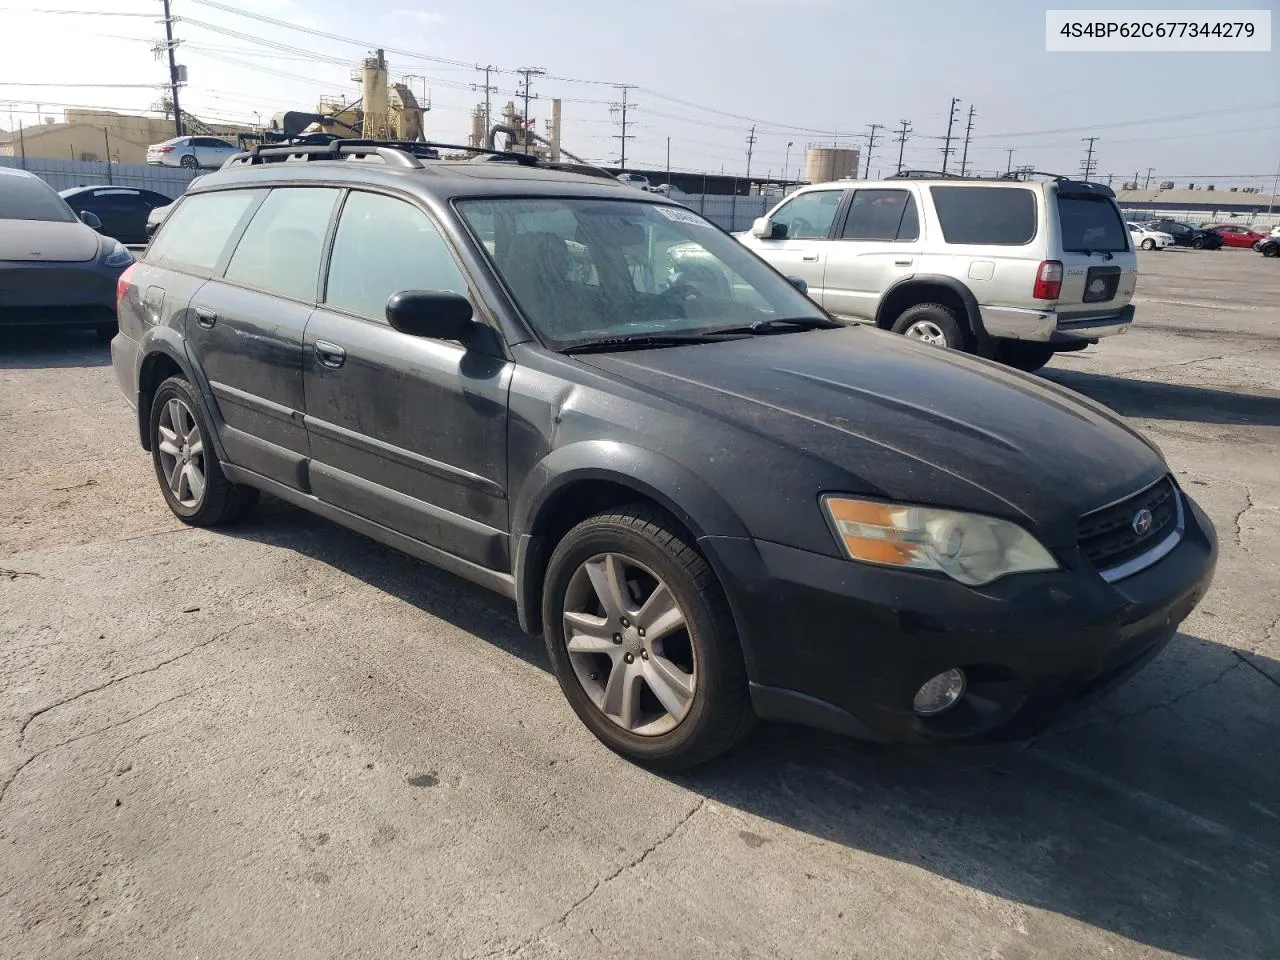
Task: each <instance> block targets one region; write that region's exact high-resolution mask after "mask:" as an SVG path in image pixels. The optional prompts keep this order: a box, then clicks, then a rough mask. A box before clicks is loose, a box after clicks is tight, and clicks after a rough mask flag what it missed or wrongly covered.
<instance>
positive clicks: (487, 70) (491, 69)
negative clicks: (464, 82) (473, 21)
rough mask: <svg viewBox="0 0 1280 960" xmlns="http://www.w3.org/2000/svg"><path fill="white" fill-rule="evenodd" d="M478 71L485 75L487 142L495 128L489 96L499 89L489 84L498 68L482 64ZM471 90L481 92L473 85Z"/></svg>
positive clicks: (485, 131)
mask: <svg viewBox="0 0 1280 960" xmlns="http://www.w3.org/2000/svg"><path fill="white" fill-rule="evenodd" d="M476 69H477V70H479V71H480V72H481V73H483V74H484V88H483V89H484V136H485V139H486V140H487V139H488V138H489V131H490V130H491V129H492V128H493V116H492V114H491V113H490V111H489V95H490V94H491V93H497V92H498V88H497V87H494V86H491V85H490V84H489V74H491V73H494V72H495V71H496V70H497V69H498V68H497V67H495V66H493V65H492V64H486V65H485V66H483V67H482V66H480V64H478V63H477V64H476ZM471 89H472V90H479V89H481V88H480V87H479V86H477V85H476V84H474V83H473V84H472V85H471ZM526 109H527V107H526ZM525 119H526V120H528V119H529V118H528V117H525ZM480 146H482V147H483V146H484V142H483V141H482V142H481V143H480Z"/></svg>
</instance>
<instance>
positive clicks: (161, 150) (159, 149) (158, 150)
mask: <svg viewBox="0 0 1280 960" xmlns="http://www.w3.org/2000/svg"><path fill="white" fill-rule="evenodd" d="M155 150H156V153H173V147H156V148H155Z"/></svg>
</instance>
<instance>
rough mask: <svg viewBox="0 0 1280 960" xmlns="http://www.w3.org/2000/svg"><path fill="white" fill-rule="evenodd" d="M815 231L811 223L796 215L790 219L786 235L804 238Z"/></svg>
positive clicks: (812, 234) (813, 234)
mask: <svg viewBox="0 0 1280 960" xmlns="http://www.w3.org/2000/svg"><path fill="white" fill-rule="evenodd" d="M815 235H816V233H815V231H814V229H813V224H812V223H810V222H809V221H808V220H806V219H805V218H804V217H796V218H795V219H794V220H792V221H791V225H790V226H789V227H787V236H788V237H793V238H799V239H802V240H803V239H804V238H805V237H813V236H815Z"/></svg>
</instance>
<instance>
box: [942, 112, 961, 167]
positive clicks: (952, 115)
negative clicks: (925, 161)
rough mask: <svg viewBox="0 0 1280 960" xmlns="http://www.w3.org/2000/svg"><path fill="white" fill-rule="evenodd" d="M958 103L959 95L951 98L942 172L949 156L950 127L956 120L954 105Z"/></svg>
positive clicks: (943, 149)
mask: <svg viewBox="0 0 1280 960" xmlns="http://www.w3.org/2000/svg"><path fill="white" fill-rule="evenodd" d="M959 103H960V98H959V97H952V98H951V112H950V113H949V114H948V115H947V137H946V140H947V142H946V145H945V146H944V147H943V148H942V172H943V173H946V172H947V160H948V158H950V156H951V150H952V147H951V128H952V126H953V125H954V124H955V122H956V105H957V104H959Z"/></svg>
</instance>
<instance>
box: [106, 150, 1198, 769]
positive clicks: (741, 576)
mask: <svg viewBox="0 0 1280 960" xmlns="http://www.w3.org/2000/svg"><path fill="white" fill-rule="evenodd" d="M289 157H293V159H291V160H290V159H287V158H289ZM302 157H306V158H307V159H305V160H302ZM1106 239H1107V238H1106V237H1100V238H1099V240H1100V241H1105V240H1106ZM571 244H572V245H573V246H572V248H571V247H570V245H571ZM691 247H697V248H700V249H701V251H702V253H701V256H700V257H693V256H691V252H690V248H691ZM672 251H678V253H679V255H678V256H677V257H673V256H672ZM676 260H679V261H681V262H693V261H699V260H700V261H703V262H707V263H714V264H716V265H717V266H718V268H719V270H720V271H721V272H722V273H724V274H726V275H731V276H733V277H734V278H735V283H733V284H731V285H730V286H729V287H728V289H727V290H724V289H715V288H714V287H707V286H700V285H699V284H698V283H696V282H694V280H692V279H691V278H688V277H684V276H682V270H681V269H679V266H678V264H676V262H675V261H676ZM119 313H120V333H119V334H118V335H117V336H116V337H115V339H114V340H113V341H112V345H111V346H112V363H113V369H114V374H115V377H116V379H117V381H118V383H119V386H120V388H121V390H122V391H123V393H124V395H125V396H126V397H127V398H128V400H129V402H130V403H131V404H132V406H133V407H134V409H135V411H136V417H137V429H138V436H139V439H140V441H141V444H142V446H143V447H144V448H145V449H147V450H149V451H150V454H151V459H152V465H153V469H154V472H155V476H156V480H157V485H158V486H159V488H160V493H161V495H162V496H163V498H164V499H165V501H166V503H167V504H168V506H169V509H170V510H171V511H172V512H173V513H174V514H175V515H176V516H177V517H178V518H179V519H180V520H182V521H184V522H186V523H188V524H191V525H195V526H215V525H218V524H225V523H231V522H234V521H237V520H241V519H243V518H245V516H246V514H247V513H248V512H249V511H250V510H251V509H252V507H253V504H254V502H255V500H256V499H257V498H258V496H259V493H260V492H262V491H265V492H267V493H270V494H273V495H274V496H276V497H278V498H280V499H282V500H284V501H286V502H289V503H292V504H295V505H297V506H299V507H302V508H304V509H306V510H309V511H312V512H313V513H315V514H317V515H319V516H321V517H324V518H328V519H330V520H332V521H335V522H336V523H338V524H341V525H344V526H347V527H349V528H351V529H353V530H357V531H359V532H361V533H363V534H365V535H367V536H369V537H372V538H374V539H377V540H380V541H382V542H384V543H387V544H390V545H391V546H393V547H395V548H397V549H399V550H402V551H404V552H406V553H408V554H411V555H413V556H416V557H418V558H421V559H423V560H426V561H429V562H430V563H433V564H435V565H437V566H439V567H441V568H443V569H444V570H447V571H451V572H452V573H454V574H457V575H459V576H461V577H464V578H466V579H469V580H472V581H474V582H476V583H479V584H482V585H484V586H486V587H488V588H490V589H492V590H494V591H495V592H496V593H498V594H499V595H501V596H504V597H507V598H510V599H511V600H513V601H514V604H515V608H516V614H517V617H518V619H519V622H520V624H521V625H522V627H523V628H525V629H526V630H528V631H530V632H531V633H535V634H536V633H541V634H542V636H543V638H544V641H545V643H546V647H547V651H548V655H549V662H550V664H551V667H552V669H553V671H554V673H555V676H556V678H557V680H558V682H559V685H560V687H561V689H562V691H563V693H564V695H565V697H566V699H567V700H568V702H569V704H570V706H571V707H572V709H573V710H574V711H575V712H576V714H577V715H578V717H579V718H580V719H581V720H582V722H583V723H584V724H585V725H586V726H587V727H588V728H589V729H590V731H591V732H592V733H593V734H595V736H596V737H598V738H599V739H600V740H601V741H602V742H603V743H604V744H605V745H606V746H608V747H609V748H611V749H613V750H614V751H616V752H617V753H619V754H621V755H622V756H624V757H627V758H630V759H631V760H634V761H636V762H638V763H641V764H646V765H649V766H653V767H656V768H660V769H666V770H674V769H682V768H686V767H689V766H692V765H694V764H697V763H700V762H702V761H705V760H708V759H710V758H711V757H713V756H715V755H716V754H718V753H720V752H722V751H724V750H726V749H728V748H729V747H730V746H732V745H733V744H734V743H736V742H738V741H739V740H740V739H742V738H743V737H744V736H745V735H746V734H747V732H749V731H750V729H751V728H752V726H753V724H754V723H755V721H756V720H757V719H758V718H765V719H773V720H784V721H788V722H795V723H803V724H810V725H813V726H818V727H825V728H828V729H833V730H837V731H840V732H843V733H846V734H851V735H854V736H860V737H865V738H868V739H872V740H878V741H884V742H893V743H917V744H937V745H942V744H950V743H959V742H966V741H973V740H978V741H982V740H1001V739H1008V738H1020V737H1025V736H1028V735H1030V734H1031V733H1032V732H1034V731H1036V730H1039V729H1041V728H1042V727H1043V726H1044V725H1045V724H1047V723H1049V722H1051V721H1052V719H1053V718H1054V717H1055V716H1057V715H1059V714H1060V713H1061V712H1062V711H1064V710H1069V709H1071V708H1072V707H1075V706H1078V705H1079V704H1081V703H1083V702H1085V701H1087V700H1088V698H1090V697H1093V696H1096V695H1098V694H1099V693H1100V692H1102V691H1104V690H1107V689H1110V688H1112V687H1113V686H1114V685H1116V684H1117V683H1119V682H1121V681H1122V680H1123V679H1124V678H1126V677H1128V676H1129V675H1130V674H1132V673H1133V672H1134V671H1136V670H1138V669H1139V668H1141V667H1142V665H1144V664H1145V663H1146V662H1147V661H1149V660H1150V659H1151V658H1152V657H1154V656H1155V655H1156V654H1157V653H1158V652H1159V651H1160V649H1161V648H1162V647H1163V646H1164V645H1165V644H1166V643H1167V642H1168V640H1169V639H1170V637H1172V636H1173V634H1174V631H1175V630H1176V629H1177V627H1178V624H1179V623H1180V622H1181V621H1182V620H1183V618H1185V617H1186V616H1187V614H1188V613H1189V612H1190V611H1191V609H1192V608H1193V607H1194V606H1195V605H1196V603H1197V602H1198V601H1199V599H1200V598H1201V597H1202V596H1203V594H1204V591H1205V589H1206V588H1207V587H1208V585H1209V583H1210V580H1211V578H1212V573H1213V570H1214V566H1215V563H1216V557H1217V546H1216V539H1215V533H1214V530H1213V527H1212V525H1211V524H1210V522H1209V520H1208V519H1207V518H1206V516H1205V514H1204V513H1203V511H1202V510H1201V509H1200V507H1199V506H1197V504H1196V503H1195V501H1194V500H1193V499H1192V498H1191V497H1190V496H1189V495H1188V494H1187V493H1186V492H1185V491H1184V490H1183V489H1182V487H1181V485H1180V484H1179V482H1178V479H1177V477H1176V476H1175V475H1174V474H1173V473H1172V472H1171V471H1170V468H1169V465H1168V463H1167V462H1166V461H1165V459H1164V457H1163V455H1162V454H1161V452H1160V450H1159V448H1158V447H1157V446H1156V445H1155V444H1154V443H1152V442H1151V441H1149V440H1147V439H1145V438H1144V437H1143V436H1142V435H1141V434H1139V433H1138V432H1136V431H1135V430H1134V429H1132V428H1131V427H1129V426H1128V425H1126V423H1125V422H1124V421H1123V420H1122V419H1121V418H1120V417H1119V416H1117V415H1115V414H1113V413H1111V412H1110V411H1109V410H1107V409H1105V408H1104V407H1101V406H1099V405H1097V404H1094V403H1092V402H1090V401H1088V400H1085V399H1083V398H1081V397H1079V396H1078V395H1077V394H1075V393H1072V392H1071V391H1069V390H1066V389H1064V388H1062V387H1058V386H1056V385H1054V384H1051V383H1046V382H1043V381H1041V380H1039V379H1038V378H1035V377H1031V376H1029V375H1026V374H1023V373H1020V372H1017V371H1014V370H1010V369H1008V368H1004V367H1001V366H999V365H998V364H993V363H990V362H988V361H984V360H981V359H977V358H972V357H967V356H964V355H963V354H960V353H956V352H952V351H944V350H938V349H936V348H934V347H932V346H929V345H928V344H925V343H922V342H919V341H914V340H910V339H907V338H904V337H899V336H894V335H891V334H889V333H886V332H883V331H880V330H876V329H874V328H872V327H869V326H860V325H856V324H846V323H842V322H840V321H838V320H835V319H833V318H832V317H831V316H830V315H829V314H827V313H826V312H825V311H824V310H823V309H822V308H821V307H819V306H818V305H817V304H816V303H814V302H813V301H812V300H810V299H809V298H808V297H806V296H805V295H804V294H803V293H801V292H800V291H799V290H797V289H796V287H795V286H793V285H792V284H791V283H789V282H788V281H787V279H786V278H785V277H784V276H783V275H782V274H780V273H778V272H777V271H776V270H774V269H772V268H770V267H769V265H768V264H766V263H765V262H764V261H762V260H761V259H760V258H758V257H757V256H756V255H755V254H754V253H752V252H751V251H749V250H748V249H747V248H745V247H744V246H742V245H741V244H739V243H738V242H737V241H735V240H734V239H733V238H732V237H730V236H729V235H728V234H726V233H725V232H723V231H722V230H720V229H719V228H718V227H716V226H715V225H714V224H712V223H710V222H709V221H707V220H705V219H704V218H702V217H701V216H699V215H698V214H697V213H695V212H693V211H692V210H689V209H687V208H685V207H682V206H680V205H678V204H674V203H672V202H670V201H668V200H666V199H664V198H662V197H658V196H656V195H653V194H645V193H641V192H639V191H636V190H630V189H627V188H625V187H623V186H621V185H619V184H616V183H613V182H611V181H609V180H600V179H599V178H592V177H586V176H581V175H577V174H573V173H568V172H562V171H557V170H553V169H548V168H545V167H544V166H543V165H542V164H541V163H540V162H538V161H536V160H533V159H532V158H531V159H530V160H529V161H522V162H520V163H491V164H476V163H469V162H463V161H452V160H447V159H441V160H424V159H422V158H420V157H414V156H413V155H411V154H410V153H408V152H407V151H403V150H400V149H398V148H396V147H395V146H394V144H391V143H385V144H380V143H377V142H373V143H371V142H369V141H352V142H349V143H343V142H342V141H336V142H335V143H334V144H332V145H330V146H329V147H316V148H304V149H303V150H302V151H301V152H299V149H298V148H297V147H288V148H286V149H284V150H274V151H273V150H271V149H265V148H260V149H255V150H254V151H252V152H251V153H249V154H248V155H247V156H245V157H243V158H241V159H239V160H237V161H235V162H234V163H232V164H229V165H228V166H227V167H226V168H224V169H223V170H221V171H219V172H217V173H213V174H210V175H208V176H207V177H205V178H203V179H202V180H201V182H200V183H199V184H197V185H196V186H194V187H192V188H191V189H190V190H189V191H188V192H187V193H186V194H185V195H184V196H183V197H182V198H181V199H180V200H178V201H177V203H176V204H175V205H174V209H173V211H172V213H170V214H169V216H168V217H166V218H165V220H164V222H163V223H162V224H161V226H160V229H159V230H158V231H157V233H156V236H155V237H154V239H153V240H152V243H151V246H150V247H149V248H148V250H147V252H146V254H145V257H144V258H143V259H142V260H140V261H139V262H138V263H137V264H136V265H135V266H134V267H132V268H131V269H130V270H129V271H128V272H127V274H126V275H125V277H124V278H123V281H122V283H121V287H120V305H119ZM205 576H206V577H208V578H211V579H212V578H216V576H217V571H216V570H213V569H210V570H206V571H205ZM353 629H354V630H356V633H355V635H354V636H355V637H356V638H357V640H358V635H359V634H358V631H359V625H354V626H353ZM410 639H411V638H410ZM438 667H439V669H440V670H442V671H449V670H451V669H453V668H452V667H450V665H449V664H447V663H441V664H439V665H438ZM458 682H460V683H469V684H472V685H481V686H483V685H484V684H485V683H486V682H487V680H486V678H483V677H475V676H467V677H463V676H462V675H461V673H459V675H458ZM474 692H475V695H476V696H479V697H487V698H490V699H493V698H494V697H497V696H500V693H499V691H498V689H497V688H496V687H495V688H493V689H480V688H479V687H477V689H476V690H475V691H474ZM495 706H496V707H497V708H498V709H499V710H500V709H501V707H500V706H499V705H497V704H495Z"/></svg>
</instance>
